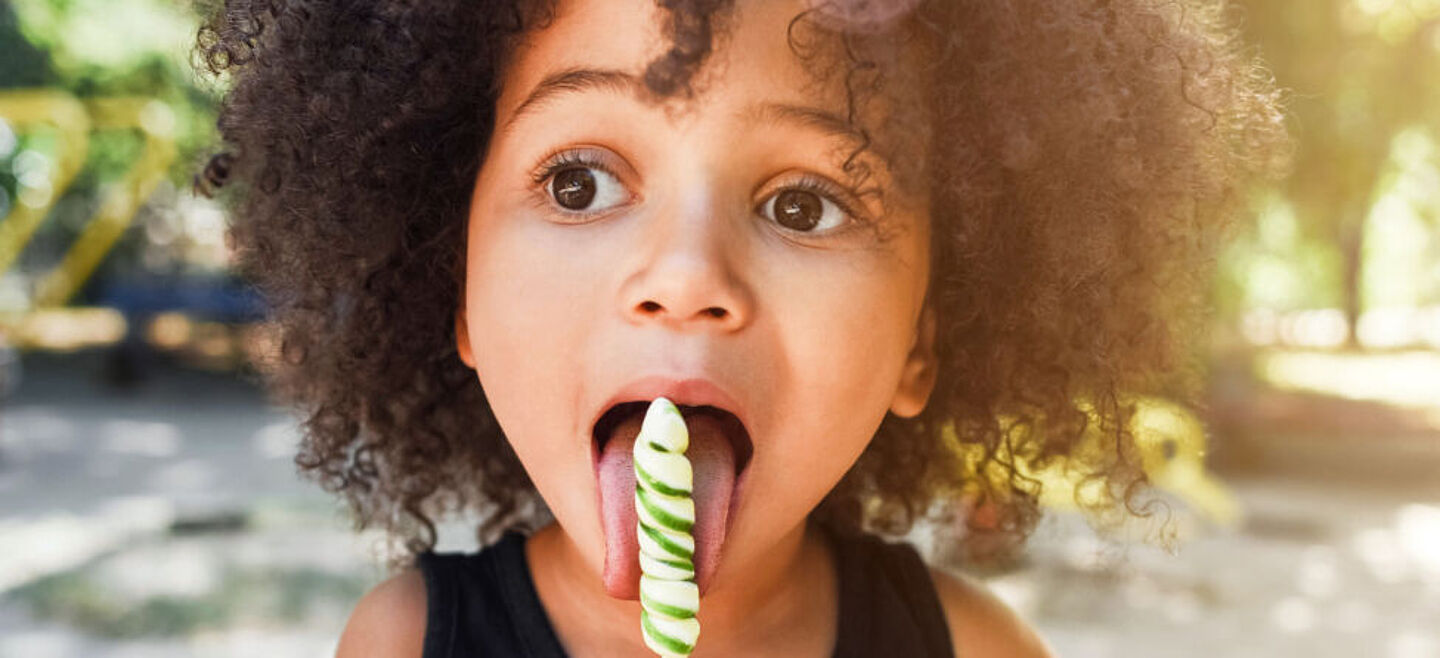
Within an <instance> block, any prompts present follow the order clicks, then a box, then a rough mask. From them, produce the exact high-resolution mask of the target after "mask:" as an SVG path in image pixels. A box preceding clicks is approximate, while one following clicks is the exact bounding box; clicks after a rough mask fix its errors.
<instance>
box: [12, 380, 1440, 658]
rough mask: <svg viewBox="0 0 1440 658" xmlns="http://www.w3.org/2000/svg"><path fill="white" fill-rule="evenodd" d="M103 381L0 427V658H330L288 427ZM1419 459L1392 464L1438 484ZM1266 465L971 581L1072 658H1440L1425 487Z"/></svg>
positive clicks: (1351, 469) (1061, 531) (1049, 544)
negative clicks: (1167, 540) (1227, 489)
mask: <svg viewBox="0 0 1440 658" xmlns="http://www.w3.org/2000/svg"><path fill="white" fill-rule="evenodd" d="M101 372H102V367H101V363H100V359H99V358H98V355H96V354H79V355H72V356H68V357H67V356H46V355H27V357H26V359H25V363H24V378H25V379H24V381H23V383H22V385H21V386H20V387H19V388H18V390H17V391H16V392H15V394H14V396H13V397H11V398H9V399H7V400H5V402H4V406H3V408H0V658H21V657H23V658H47V657H71V656H75V657H78V656H87V657H89V656H93V657H97V658H118V657H122V656H123V657H132V656H133V657H139V656H147V657H148V656H160V657H170V656H177V657H178V656H206V657H211V656H222V657H223V656H253V655H265V656H267V657H268V658H287V657H290V656H295V657H307V658H318V657H321V656H330V655H332V654H333V651H334V641H335V638H336V637H337V636H338V634H339V632H340V629H341V628H342V626H343V623H344V619H345V617H346V615H348V613H349V610H350V608H351V606H353V604H354V601H355V600H356V599H358V597H359V596H360V594H361V593H362V592H364V591H365V590H366V589H367V588H368V587H369V586H370V585H372V584H373V583H375V582H378V581H379V580H380V579H381V578H382V577H383V575H384V574H383V573H382V572H381V570H380V568H379V567H378V566H377V564H378V562H377V560H378V555H379V552H378V551H379V549H380V548H381V544H380V543H379V542H380V540H379V538H378V537H377V536H376V535H374V534H362V535H357V534H355V533H352V532H351V531H350V528H349V525H348V522H347V521H346V520H345V518H344V516H343V515H342V514H341V512H340V510H339V508H338V506H337V505H336V503H334V502H333V501H332V500H331V499H330V497H329V496H328V495H327V494H324V493H323V492H322V491H320V490H319V488H318V487H317V486H315V485H312V484H309V483H307V482H303V481H301V480H299V479H298V478H297V477H296V476H295V475H294V467H293V465H292V463H291V454H292V452H293V446H294V442H295V440H296V436H297V435H296V433H295V430H294V429H293V421H292V420H291V419H290V418H289V417H288V416H287V415H286V414H284V413H282V412H280V411H278V410H275V409H273V408H270V407H269V406H267V405H266V403H265V401H264V398H263V396H262V395H261V394H260V393H259V392H258V391H257V390H255V389H254V388H253V387H251V386H249V385H246V384H244V383H243V382H239V381H237V380H236V379H235V378H233V377H231V376H227V375H219V374H208V373H203V372H194V371H188V370H184V369H180V368H175V367H167V366H165V365H164V364H157V365H156V367H155V368H154V369H153V370H152V371H151V374H152V377H151V378H150V379H148V380H147V381H146V382H145V383H144V384H143V385H142V386H140V387H137V388H135V389H133V390H130V391H128V392H123V393H120V392H116V391H114V390H112V389H109V388H107V387H105V386H104V385H102V384H101V383H100V373H101ZM1254 440H1255V437H1250V441H1251V442H1252V443H1253V441H1254ZM1424 440H1425V439H1424V437H1421V438H1420V439H1414V437H1411V439H1407V440H1406V441H1405V442H1403V443H1404V445H1407V446H1411V447H1409V448H1406V450H1410V451H1411V452H1408V453H1404V455H1405V456H1404V457H1403V458H1402V461H1404V462H1405V463H1407V464H1410V465H1411V467H1412V468H1411V470H1413V471H1415V472H1416V473H1420V474H1423V473H1426V472H1430V473H1434V472H1436V471H1434V470H1427V469H1430V468H1432V467H1433V465H1434V463H1432V462H1427V461H1426V460H1428V459H1431V458H1434V457H1437V456H1440V453H1437V450H1440V448H1437V445H1436V444H1435V443H1433V442H1432V443H1428V444H1427V443H1424ZM1284 441H1285V442H1288V443H1285V445H1288V446H1290V448H1289V449H1290V450H1294V451H1296V452H1303V453H1306V460H1296V461H1294V462H1292V463H1294V464H1299V465H1298V466H1296V467H1294V468H1288V469H1285V468H1273V467H1264V468H1251V469H1248V470H1244V471H1233V472H1232V473H1231V474H1230V475H1229V477H1227V479H1228V480H1229V481H1230V482H1231V484H1232V486H1233V487H1234V489H1235V491H1236V493H1237V494H1238V495H1239V496H1240V497H1241V499H1242V500H1243V501H1244V503H1245V505H1246V507H1247V511H1248V518H1247V521H1246V523H1245V525H1244V526H1243V527H1241V528H1239V529H1236V530H1233V531H1217V530H1214V529H1206V528H1205V526H1203V525H1195V524H1193V523H1191V522H1190V520H1189V519H1188V517H1186V516H1185V515H1184V514H1183V512H1182V513H1181V514H1180V515H1179V516H1178V517H1177V519H1178V520H1177V522H1178V524H1179V527H1181V528H1182V529H1184V530H1185V532H1186V533H1187V534H1190V535H1193V536H1192V538H1191V539H1189V540H1187V541H1186V542H1184V543H1183V544H1182V545H1181V546H1179V547H1178V550H1177V551H1176V553H1175V554H1174V555H1171V554H1167V553H1166V552H1165V551H1163V550H1161V549H1159V548H1155V547H1151V546H1144V545H1131V546H1129V547H1119V546H1117V545H1115V544H1111V543H1106V542H1102V541H1100V540H1098V539H1096V537H1095V535H1094V533H1093V532H1091V531H1090V530H1089V529H1088V527H1086V526H1085V525H1084V523H1083V522H1082V521H1080V520H1079V519H1078V518H1076V517H1073V516H1068V515H1064V514H1055V515H1052V516H1051V517H1050V518H1049V519H1048V520H1047V521H1045V522H1044V523H1043V524H1042V526H1041V528H1040V530H1039V531H1038V532H1037V534H1036V536H1035V538H1034V541H1033V542H1032V544H1031V548H1030V552H1029V555H1028V558H1027V560H1026V561H1025V562H1024V563H1023V564H1021V565H1019V566H1018V567H1016V568H1015V569H1012V570H1009V571H1007V572H1004V573H1000V574H993V575H990V576H987V578H988V579H989V582H990V583H991V585H992V587H994V588H995V589H996V590H997V591H998V592H999V593H1000V594H1001V595H1002V596H1003V597H1005V598H1006V599H1007V600H1009V601H1010V602H1011V603H1012V604H1013V605H1015V606H1017V607H1018V608H1019V609H1021V610H1022V611H1023V612H1024V613H1025V614H1026V615H1027V616H1028V617H1029V618H1031V619H1032V620H1034V621H1035V622H1036V623H1037V624H1038V625H1039V627H1040V629H1041V631H1042V633H1043V634H1044V635H1045V636H1046V637H1047V638H1048V639H1049V640H1050V641H1051V642H1052V644H1053V645H1054V646H1055V647H1056V648H1057V649H1058V651H1059V654H1060V655H1062V656H1067V657H1074V658H1088V657H1102V656H1104V657H1115V656H1122V657H1123V656H1137V657H1138V656H1147V657H1149V656H1196V657H1198V656H1216V655H1223V656H1240V657H1243V656H1307V657H1328V656H1334V657H1341V656H1346V657H1349V656H1382V657H1385V658H1421V657H1435V656H1440V630H1437V628H1440V479H1437V478H1425V477H1406V478H1386V477H1383V473H1384V472H1385V467H1383V466H1381V467H1377V468H1375V469H1371V470H1373V471H1375V472H1374V473H1369V475H1367V472H1368V471H1367V470H1366V469H1364V468H1357V467H1356V466H1358V463H1357V460H1361V459H1365V458H1366V457H1365V456H1364V455H1365V454H1367V451H1357V450H1355V449H1353V448H1352V447H1349V446H1350V444H1360V445H1370V446H1384V445H1386V443H1385V437H1368V436H1357V437H1354V440H1353V441H1350V442H1348V443H1347V442H1341V445H1343V446H1344V447H1343V448H1339V449H1332V448H1326V447H1325V446H1327V445H1335V444H1334V442H1333V441H1332V442H1331V443H1316V442H1311V443H1308V444H1307V443H1306V439H1305V438H1304V437H1303V436H1298V435H1297V436H1290V437H1285V438H1284ZM1327 441H1328V439H1327ZM1417 442H1418V443H1417ZM1416 445H1419V446H1420V447H1419V448H1415V447H1414V446H1416ZM1427 445H1428V446H1429V447H1428V448H1426V447H1425V446H1427ZM1216 448H1217V451H1221V452H1223V451H1224V450H1225V446H1224V444H1223V442H1222V443H1220V444H1219V445H1217V446H1216ZM1235 450H1237V451H1239V450H1241V446H1240V445H1239V444H1237V445H1236V448H1235ZM1327 450H1329V452H1327ZM1417 450H1418V452H1416V451H1417ZM1368 452H1374V451H1373V450H1372V451H1368ZM1436 463H1440V462H1436ZM1427 464H1428V466H1427ZM1341 473H1345V474H1349V476H1347V477H1338V474H1341ZM1377 473H1378V474H1380V476H1379V477H1375V475H1376V474H1377ZM467 541H468V540H467V537H466V533H465V531H464V529H463V528H459V527H458V526H450V527H449V528H448V529H442V534H441V546H440V548H441V549H442V550H468V549H469V548H471V547H472V546H470V545H469V544H468V543H467ZM961 651H962V652H963V647H961ZM962 655H963V653H962Z"/></svg>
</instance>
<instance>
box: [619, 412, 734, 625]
mask: <svg viewBox="0 0 1440 658" xmlns="http://www.w3.org/2000/svg"><path fill="white" fill-rule="evenodd" d="M651 403H652V400H630V401H627V402H621V403H617V404H615V405H613V406H612V407H610V408H609V409H606V410H605V412H604V413H603V414H601V415H600V418H599V419H598V420H596V422H595V426H594V427H593V428H592V429H591V436H592V441H591V450H592V451H593V452H592V454H593V456H594V463H595V476H596V481H597V483H598V485H599V486H598V488H597V493H598V494H599V495H598V500H597V503H598V506H599V512H600V521H601V527H602V532H603V533H604V541H605V567H604V573H603V574H602V579H603V581H604V587H605V590H606V592H607V593H609V594H610V595H611V596H613V597H616V598H620V599H636V598H638V596H639V589H638V586H639V578H640V564H639V558H638V543H637V542H638V538H637V535H636V522H637V513H636V508H635V486H636V484H635V468H634V462H633V457H632V454H633V450H634V444H635V440H636V439H637V438H638V435H639V434H640V431H641V426H642V425H643V420H644V415H645V413H646V412H647V410H648V409H649V407H650V404H651ZM676 407H677V408H678V409H679V410H680V414H681V416H682V417H684V419H685V425H686V429H687V430H688V431H689V434H690V446H689V447H688V448H687V449H686V451H685V456H686V457H687V458H688V459H689V460H690V464H691V467H692V469H693V473H694V486H693V490H692V491H691V498H692V499H693V501H694V504H695V525H694V527H693V528H692V529H691V533H690V534H691V535H692V537H693V539H694V542H695V550H694V570H695V571H694V573H695V584H696V585H697V586H698V587H699V589H700V594H701V596H704V595H705V592H706V590H707V589H708V587H709V583H710V581H711V578H712V577H713V576H714V573H715V571H716V569H717V565H718V564H719V563H720V560H721V559H722V558H721V556H722V553H723V545H724V543H725V538H726V536H727V535H728V533H729V528H730V522H731V521H733V520H734V513H735V510H736V509H737V507H738V504H739V501H740V497H741V490H742V489H743V485H744V482H745V479H746V478H745V477H744V475H745V469H746V467H747V466H748V465H749V463H750V458H751V455H752V454H753V453H754V448H753V445H752V443H751V440H750V432H749V431H748V430H747V429H746V428H745V424H744V423H743V422H742V421H741V420H740V418H739V417H738V416H737V415H736V414H734V413H732V412H730V411H728V410H726V409H723V408H721V407H717V406H713V405H709V404H703V405H687V404H677V405H676Z"/></svg>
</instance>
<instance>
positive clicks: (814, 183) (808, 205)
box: [757, 177, 856, 233]
mask: <svg viewBox="0 0 1440 658" xmlns="http://www.w3.org/2000/svg"><path fill="white" fill-rule="evenodd" d="M842 195H843V194H842V193H840V192H839V191H838V190H834V189H832V186H831V185H829V184H827V183H825V182H823V181H819V180H816V179H813V178H809V177H807V178H802V179H800V180H798V181H796V182H795V183H793V184H791V185H789V186H787V187H784V188H782V189H780V190H779V191H777V192H776V193H775V194H773V195H771V196H769V197H768V198H766V199H765V200H764V201H762V202H761V203H760V207H759V208H758V209H757V210H759V212H760V214H761V215H763V216H764V217H765V218H766V219H769V220H771V221H773V222H777V223H779V224H780V225H781V226H784V227H785V228H788V229H790V230H792V231H799V232H802V233H828V232H831V231H835V230H838V229H842V228H844V227H845V226H846V225H847V224H849V223H850V222H851V221H854V218H855V217H856V214H855V213H854V212H853V211H852V210H851V207H850V206H849V204H846V203H844V202H841V201H839V200H837V199H838V198H839V197H840V196H842Z"/></svg>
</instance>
